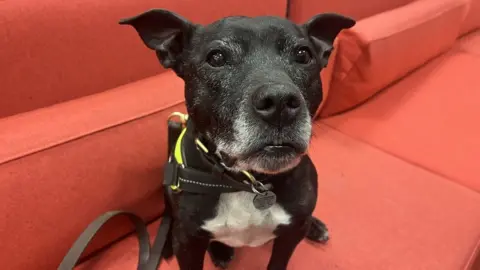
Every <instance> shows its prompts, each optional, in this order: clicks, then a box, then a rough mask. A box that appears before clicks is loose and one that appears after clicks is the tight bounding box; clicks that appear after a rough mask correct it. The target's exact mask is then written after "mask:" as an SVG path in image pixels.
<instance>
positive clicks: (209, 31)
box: [121, 9, 355, 270]
mask: <svg viewBox="0 0 480 270" xmlns="http://www.w3.org/2000/svg"><path fill="white" fill-rule="evenodd" d="M121 24H129V25H132V26H133V27H135V29H136V30H137V32H138V34H139V35H140V37H141V38H142V40H143V41H144V43H145V45H146V46H148V47H149V48H150V49H152V50H155V51H156V54H157V57H158V59H159V61H160V63H161V64H162V65H163V66H164V67H166V68H172V69H173V70H174V71H175V72H176V74H177V75H178V76H179V77H181V78H182V79H183V80H184V81H185V99H186V106H187V110H188V114H189V117H190V119H191V120H192V121H193V123H194V125H195V127H196V129H195V131H194V132H195V133H194V135H195V136H197V137H200V138H202V140H204V141H205V142H206V143H207V144H208V145H209V147H211V148H212V150H213V151H216V152H217V154H218V155H219V156H221V157H222V158H223V159H224V160H225V161H226V162H227V161H228V162H227V163H228V165H229V166H231V169H232V170H240V169H243V170H250V171H253V172H255V173H258V174H259V175H261V174H268V175H269V178H268V179H269V183H271V184H272V185H273V192H275V194H276V195H277V202H278V203H279V204H280V205H281V206H282V207H283V208H284V209H285V211H286V212H287V213H289V214H290V215H291V216H292V217H293V218H292V222H291V224H290V225H288V226H279V227H278V228H277V229H276V230H275V234H276V235H277V238H276V239H275V241H274V247H273V253H272V257H271V260H270V263H269V265H268V269H279V270H281V269H286V266H287V264H288V261H289V258H290V257H291V255H292V253H293V251H294V249H295V247H296V246H297V244H298V243H299V242H300V241H301V240H302V239H303V238H304V237H305V236H307V237H308V238H309V239H311V240H314V241H326V240H327V239H326V238H325V235H326V227H325V225H324V224H323V223H322V222H321V221H319V220H318V219H316V218H314V217H312V216H311V215H312V212H313V210H314V207H315V205H316V200H317V174H316V170H315V167H314V165H313V163H312V162H311V160H310V158H309V157H308V156H307V155H304V154H305V152H306V150H307V148H308V142H309V139H310V133H309V132H310V129H311V125H310V123H308V124H309V125H307V124H306V122H305V119H308V120H309V119H311V117H312V116H313V115H314V113H315V112H316V110H317V108H318V106H319V105H320V103H321V102H322V98H323V97H322V89H321V88H322V86H321V85H322V84H321V80H320V71H321V69H322V68H323V67H324V66H325V65H326V63H327V61H328V57H329V56H330V52H331V50H332V48H333V41H334V39H335V37H336V36H337V35H338V33H339V32H340V31H341V30H342V29H345V28H350V27H352V26H353V25H354V24H355V22H354V21H353V20H352V19H350V18H346V17H343V16H341V15H337V14H321V15H317V16H315V17H313V18H312V19H311V20H309V21H308V22H307V23H305V24H303V25H297V24H294V23H292V22H290V21H288V20H286V19H283V18H278V17H270V16H262V17H254V18H250V17H244V16H235V17H227V18H224V19H221V20H219V21H216V22H214V23H212V24H210V25H207V26H201V25H196V24H193V23H191V22H189V21H188V20H187V19H185V18H182V17H181V16H179V15H177V14H174V13H172V12H170V11H166V10H159V9H157V10H150V11H147V12H145V13H143V14H140V15H138V16H136V17H132V18H128V19H125V20H122V21H121ZM259 100H260V101H261V102H258V101H259ZM277 101H278V102H277ZM255 102H257V103H255ZM272 102H273V103H272ZM275 102H277V103H275ZM272 104H273V105H272ZM242 117H243V118H242ZM239 118H242V119H243V122H241V123H240V124H238V120H239ZM236 121H237V122H236ZM309 121H310V120H309ZM236 123H237V124H236ZM239 125H240V126H241V125H244V126H247V127H248V128H247V130H248V137H241V138H239V136H240V135H238V133H239V130H238V127H239ZM306 128H308V130H307V131H308V132H305V130H306ZM244 133H245V132H244ZM232 145H233V146H235V147H233V146H232ZM289 166H290V167H289ZM218 200H219V196H215V195H213V196H212V195H204V194H191V193H181V194H180V195H178V196H176V198H175V204H174V206H173V207H174V218H175V221H174V226H173V231H172V234H173V243H172V244H173V251H174V253H175V254H176V256H177V258H178V261H179V264H180V268H181V269H190V270H191V269H202V268H203V258H204V254H205V252H206V251H207V250H208V251H209V253H210V255H211V256H212V259H213V261H214V263H215V264H216V265H217V266H219V267H222V268H225V267H227V265H228V262H229V261H230V260H231V259H232V258H233V249H231V248H230V247H228V246H225V245H223V244H220V243H217V242H213V243H211V244H210V248H208V247H209V243H210V240H211V237H212V236H211V235H210V234H209V233H208V232H206V231H204V230H202V229H201V226H202V225H203V222H204V221H205V220H207V219H210V218H213V217H214V216H215V214H216V206H217V204H218ZM166 254H167V255H171V254H172V250H168V249H167V252H166Z"/></svg>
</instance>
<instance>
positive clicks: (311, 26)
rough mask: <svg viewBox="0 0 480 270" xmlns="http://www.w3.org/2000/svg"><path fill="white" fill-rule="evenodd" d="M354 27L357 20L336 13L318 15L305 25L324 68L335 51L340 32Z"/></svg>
mask: <svg viewBox="0 0 480 270" xmlns="http://www.w3.org/2000/svg"><path fill="white" fill-rule="evenodd" d="M354 25H355V20H353V19H352V18H349V17H345V16H342V15H339V14H336V13H323V14H318V15H316V16H314V17H312V18H311V19H310V20H308V21H307V22H306V23H305V24H304V25H303V27H304V28H305V29H306V31H307V33H308V35H309V37H310V39H311V40H312V42H313V44H314V45H315V48H316V49H317V53H318V54H319V59H320V64H321V65H322V67H325V66H326V65H327V63H328V58H329V57H330V54H331V52H332V50H333V41H334V40H335V38H336V37H337V35H338V34H339V33H340V31H342V30H343V29H348V28H351V27H353V26H354Z"/></svg>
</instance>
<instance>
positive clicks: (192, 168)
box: [164, 113, 276, 209]
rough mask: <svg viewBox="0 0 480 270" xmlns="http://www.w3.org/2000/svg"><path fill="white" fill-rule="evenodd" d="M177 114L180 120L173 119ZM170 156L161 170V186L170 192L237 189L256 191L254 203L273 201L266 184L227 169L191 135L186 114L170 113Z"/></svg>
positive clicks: (263, 205)
mask: <svg viewBox="0 0 480 270" xmlns="http://www.w3.org/2000/svg"><path fill="white" fill-rule="evenodd" d="M174 117H178V118H179V119H180V121H173V120H172V119H173V118H174ZM168 126H169V128H168V129H169V132H168V133H169V134H168V137H169V138H168V141H169V152H170V156H169V159H168V162H167V164H166V166H165V171H164V186H165V187H166V188H169V189H171V190H172V191H173V192H176V193H178V192H190V193H204V194H220V193H230V192H238V191H247V192H250V193H255V194H256V196H255V198H254V201H253V203H254V205H255V207H257V208H259V209H266V208H269V207H270V206H272V205H273V204H274V203H275V201H276V196H275V194H274V193H273V192H272V191H271V190H270V188H269V185H264V184H263V183H262V182H260V181H257V179H256V178H255V177H254V176H253V174H251V173H250V172H247V171H241V172H238V173H235V172H231V171H229V170H228V169H227V167H226V166H225V164H224V163H223V162H222V160H221V159H220V158H219V157H217V156H216V155H215V154H213V153H212V152H211V151H210V150H209V149H208V148H207V147H206V146H205V144H204V143H203V142H202V141H201V140H200V139H198V138H196V137H195V135H194V132H193V131H194V126H193V123H192V122H191V121H189V120H188V116H187V115H184V114H181V113H174V114H172V115H171V117H170V119H169V121H168Z"/></svg>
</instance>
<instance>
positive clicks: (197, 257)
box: [176, 236, 209, 270]
mask: <svg viewBox="0 0 480 270" xmlns="http://www.w3.org/2000/svg"><path fill="white" fill-rule="evenodd" d="M208 243H209V240H208V239H207V238H205V237H199V236H185V237H182V238H181V240H180V239H179V241H178V250H177V252H176V253H177V254H176V255H177V261H178V265H179V266H180V270H203V261H204V258H205V253H206V252H207V248H208Z"/></svg>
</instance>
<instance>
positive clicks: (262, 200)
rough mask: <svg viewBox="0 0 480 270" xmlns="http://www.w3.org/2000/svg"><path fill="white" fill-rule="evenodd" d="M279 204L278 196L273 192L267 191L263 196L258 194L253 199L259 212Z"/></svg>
mask: <svg viewBox="0 0 480 270" xmlns="http://www.w3.org/2000/svg"><path fill="white" fill-rule="evenodd" d="M276 202H277V195H275V193H273V192H271V191H266V192H264V193H262V194H257V195H256V196H255V197H254V198H253V205H254V206H255V208H257V209H258V210H265V209H268V208H270V207H272V206H273V205H274V204H275V203H276Z"/></svg>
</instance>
